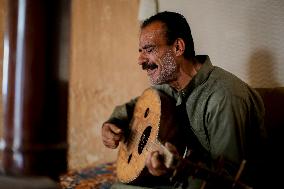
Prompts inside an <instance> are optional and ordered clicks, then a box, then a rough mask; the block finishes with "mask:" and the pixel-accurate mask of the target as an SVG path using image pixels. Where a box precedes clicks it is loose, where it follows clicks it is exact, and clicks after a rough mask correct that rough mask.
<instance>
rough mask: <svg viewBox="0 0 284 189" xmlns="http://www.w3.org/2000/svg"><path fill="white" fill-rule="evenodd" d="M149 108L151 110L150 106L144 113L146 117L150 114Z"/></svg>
mask: <svg viewBox="0 0 284 189" xmlns="http://www.w3.org/2000/svg"><path fill="white" fill-rule="evenodd" d="M149 110H150V109H149V108H147V109H146V111H145V113H144V118H146V117H147V116H148V114H149Z"/></svg>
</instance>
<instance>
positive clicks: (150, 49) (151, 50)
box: [146, 47, 154, 53]
mask: <svg viewBox="0 0 284 189" xmlns="http://www.w3.org/2000/svg"><path fill="white" fill-rule="evenodd" d="M153 50H154V47H149V48H147V49H146V52H147V53H151V52H153Z"/></svg>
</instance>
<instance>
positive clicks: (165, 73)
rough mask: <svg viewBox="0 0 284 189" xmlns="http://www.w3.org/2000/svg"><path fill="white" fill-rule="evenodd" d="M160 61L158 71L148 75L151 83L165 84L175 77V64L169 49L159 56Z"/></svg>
mask: <svg viewBox="0 0 284 189" xmlns="http://www.w3.org/2000/svg"><path fill="white" fill-rule="evenodd" d="M160 61H161V63H160V65H159V67H158V69H159V70H160V71H159V72H156V74H157V75H156V74H153V75H150V76H149V80H150V83H151V84H152V85H160V84H165V83H169V82H171V81H173V80H176V79H177V64H176V62H175V59H174V57H173V55H172V53H171V51H170V50H169V51H167V52H166V53H165V54H164V55H163V56H162V57H161V59H160ZM157 71H158V70H157Z"/></svg>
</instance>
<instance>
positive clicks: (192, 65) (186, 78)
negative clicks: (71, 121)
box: [169, 59, 202, 91]
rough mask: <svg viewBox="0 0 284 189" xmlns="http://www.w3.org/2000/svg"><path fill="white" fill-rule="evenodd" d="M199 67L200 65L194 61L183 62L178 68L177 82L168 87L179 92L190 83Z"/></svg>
mask: <svg viewBox="0 0 284 189" xmlns="http://www.w3.org/2000/svg"><path fill="white" fill-rule="evenodd" d="M201 66H202V64H201V63H199V62H198V61H197V60H196V59H194V60H191V61H189V60H185V61H183V62H182V63H181V65H180V66H179V73H178V76H177V80H175V81H173V82H171V83H169V85H170V86H171V87H173V88H174V89H176V90H177V91H181V90H182V89H184V88H185V87H186V86H187V85H188V84H189V83H190V81H191V80H192V78H193V77H194V76H195V75H196V74H197V72H198V70H199V69H200V68H201Z"/></svg>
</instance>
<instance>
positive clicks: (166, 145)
mask: <svg viewBox="0 0 284 189" xmlns="http://www.w3.org/2000/svg"><path fill="white" fill-rule="evenodd" d="M165 147H166V148H167V149H168V150H169V151H170V152H171V153H172V154H174V155H179V153H178V150H177V148H176V147H175V146H174V145H173V144H171V143H169V142H166V143H165Z"/></svg>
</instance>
